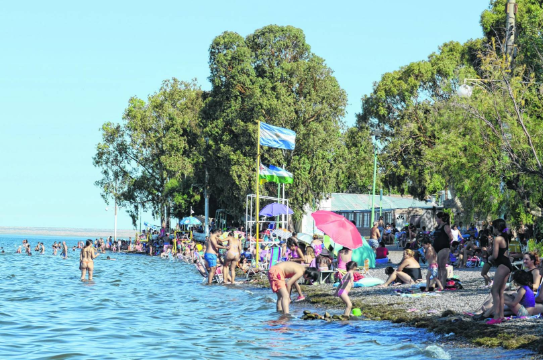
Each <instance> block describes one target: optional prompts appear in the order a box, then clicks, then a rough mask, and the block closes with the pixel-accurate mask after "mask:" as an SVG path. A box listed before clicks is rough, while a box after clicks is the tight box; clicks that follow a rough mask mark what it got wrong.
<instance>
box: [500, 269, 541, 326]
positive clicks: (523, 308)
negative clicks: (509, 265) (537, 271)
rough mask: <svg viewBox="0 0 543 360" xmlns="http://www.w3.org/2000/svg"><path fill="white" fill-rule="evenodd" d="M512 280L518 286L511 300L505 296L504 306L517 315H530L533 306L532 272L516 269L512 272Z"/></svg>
mask: <svg viewBox="0 0 543 360" xmlns="http://www.w3.org/2000/svg"><path fill="white" fill-rule="evenodd" d="M513 281H514V282H515V284H517V285H518V286H519V289H518V291H517V294H516V296H515V298H514V299H513V300H510V299H509V298H505V300H504V304H505V306H507V307H508V308H509V309H510V310H511V311H512V312H513V313H514V314H515V315H517V316H530V315H532V314H533V312H534V308H535V296H534V292H533V290H532V285H533V284H532V274H530V273H529V272H527V271H524V270H517V271H515V272H514V273H513Z"/></svg>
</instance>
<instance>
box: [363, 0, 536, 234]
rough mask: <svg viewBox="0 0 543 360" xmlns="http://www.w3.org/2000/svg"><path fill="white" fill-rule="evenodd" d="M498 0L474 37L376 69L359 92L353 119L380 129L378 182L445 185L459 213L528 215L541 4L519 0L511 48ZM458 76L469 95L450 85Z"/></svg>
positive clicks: (532, 197) (414, 187)
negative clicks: (366, 89)
mask: <svg viewBox="0 0 543 360" xmlns="http://www.w3.org/2000/svg"><path fill="white" fill-rule="evenodd" d="M506 3H507V1H506V0H495V1H491V2H490V6H489V8H488V10H486V11H484V12H483V13H482V15H481V26H482V30H483V37H482V38H481V39H477V40H470V41H468V42H466V43H465V44H460V43H457V42H449V43H446V44H443V45H442V46H441V47H440V48H439V51H438V52H437V53H433V54H431V55H430V56H428V60H425V61H420V62H415V63H411V64H409V65H406V66H404V67H401V68H400V69H398V70H396V71H393V72H390V73H386V74H384V75H383V77H382V78H381V81H379V82H378V83H376V84H375V85H374V89H373V92H372V93H371V94H369V95H368V96H364V97H363V98H362V112H361V113H360V114H358V118H357V128H358V129H359V130H360V131H367V129H370V131H371V132H372V133H374V134H378V135H379V139H380V142H381V144H382V145H383V148H382V152H381V154H380V158H379V159H380V163H381V164H382V167H381V170H382V172H381V176H382V181H383V184H384V186H385V187H391V188H394V189H397V190H399V191H402V192H406V193H409V194H412V195H414V196H417V197H422V196H425V195H427V194H432V193H435V192H437V191H440V190H444V189H449V190H450V191H451V192H452V193H453V194H454V195H455V196H456V198H457V199H458V200H459V202H460V203H461V206H460V210H461V211H459V212H460V215H461V216H460V220H462V218H463V219H464V220H465V221H466V220H467V221H472V220H473V219H474V218H477V219H479V220H481V219H485V218H487V217H488V216H496V215H498V216H499V215H505V216H506V217H507V220H508V221H509V222H512V223H513V224H515V223H517V224H518V223H519V222H520V221H523V222H524V223H525V224H531V223H533V222H534V221H535V220H538V219H539V218H540V217H541V208H542V207H543V192H542V189H543V186H542V185H543V183H542V180H543V167H542V165H541V155H542V150H543V147H542V145H543V143H542V142H543V137H542V136H541V132H542V131H543V127H542V125H543V124H542V111H541V107H542V103H541V100H542V93H543V87H542V84H543V79H542V77H543V71H542V70H543V67H542V64H543V56H542V55H543V39H542V37H541V33H542V32H541V30H542V28H543V7H542V5H541V4H542V2H541V1H536V0H518V1H517V4H518V12H517V14H516V37H515V47H514V49H511V53H512V56H511V57H509V56H507V55H506V51H505V50H506V49H505V45H504V44H505V38H506V12H505V9H506ZM464 83H465V84H466V85H467V86H469V87H465V86H464V88H463V89H462V90H463V93H464V95H467V94H466V93H467V92H471V96H470V97H466V96H464V97H461V96H459V95H458V93H457V92H458V90H459V88H460V87H462V86H463V85H464Z"/></svg>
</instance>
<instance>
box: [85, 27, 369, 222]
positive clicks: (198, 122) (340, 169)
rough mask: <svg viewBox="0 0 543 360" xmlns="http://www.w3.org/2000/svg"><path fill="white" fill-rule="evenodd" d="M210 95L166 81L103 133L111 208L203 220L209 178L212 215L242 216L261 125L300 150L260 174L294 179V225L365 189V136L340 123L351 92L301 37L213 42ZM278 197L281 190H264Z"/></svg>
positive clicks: (273, 33)
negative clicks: (286, 134) (316, 208)
mask: <svg viewBox="0 0 543 360" xmlns="http://www.w3.org/2000/svg"><path fill="white" fill-rule="evenodd" d="M209 68H210V76H209V81H210V82H211V84H212V88H211V91H209V92H206V91H202V90H201V89H200V87H199V86H198V84H197V83H196V81H191V82H184V81H179V80H177V79H171V80H166V81H164V82H163V84H162V87H161V88H160V90H159V91H158V92H156V93H154V94H152V95H150V96H149V97H148V99H147V100H146V101H145V100H142V99H139V98H136V97H134V98H131V99H130V100H129V104H128V107H127V108H126V110H125V112H124V115H123V122H122V123H121V124H115V123H109V122H108V123H105V124H104V125H103V127H102V137H103V140H102V142H101V143H100V144H98V146H97V152H96V155H95V156H94V165H95V166H97V167H99V168H100V169H101V170H102V175H103V176H102V179H100V180H99V181H97V182H96V185H98V186H99V187H100V188H101V189H102V190H103V191H102V195H103V197H104V199H111V198H113V197H114V198H116V199H117V202H118V203H119V204H120V205H121V206H122V207H123V208H125V209H127V210H128V212H129V214H130V215H131V217H132V219H133V221H134V224H135V223H136V219H137V218H138V216H139V213H140V211H141V210H142V209H144V210H145V211H149V210H150V211H152V213H153V215H154V216H156V217H157V218H161V219H169V218H170V217H172V216H173V217H182V216H183V215H188V213H189V211H190V210H189V209H190V207H191V206H192V207H193V208H194V210H195V211H196V212H197V213H203V194H204V191H203V190H204V186H205V184H206V170H207V173H208V179H209V180H208V181H207V184H208V194H209V196H210V204H211V210H212V211H211V216H213V214H214V212H213V210H214V209H216V208H225V209H227V210H229V211H230V213H231V214H232V215H234V217H236V218H242V217H244V214H245V199H246V196H247V194H250V193H254V191H255V172H256V161H255V159H256V141H257V121H259V120H260V121H264V122H266V123H269V124H271V125H276V126H281V127H285V128H289V129H292V130H294V131H295V132H296V134H297V138H296V149H295V150H294V151H282V150H279V149H271V148H266V149H265V151H264V152H263V154H262V156H261V161H262V163H263V164H266V165H269V164H272V165H276V166H281V167H284V168H285V169H287V170H288V171H290V172H292V173H293V175H294V183H293V184H289V185H287V188H286V192H287V196H288V197H289V198H290V201H291V202H290V205H291V207H292V208H293V209H294V211H295V215H296V216H298V217H299V216H300V215H301V213H302V210H303V206H304V205H305V204H313V203H315V202H317V201H318V200H320V199H321V198H322V197H323V196H324V195H325V194H327V193H331V192H336V191H360V190H361V189H363V190H364V191H367V190H368V186H370V184H371V176H372V171H371V169H372V161H371V159H372V156H373V155H372V154H373V153H372V152H373V150H372V149H373V147H372V143H371V138H370V134H369V130H363V131H359V130H358V129H355V128H351V129H347V127H346V126H345V124H344V123H343V120H342V119H343V117H344V115H345V107H346V104H347V94H346V93H345V91H344V90H343V89H342V88H341V87H340V85H339V84H338V82H337V80H336V78H335V77H334V76H333V71H332V69H330V68H329V67H328V66H327V65H326V63H325V61H324V59H322V58H321V57H319V56H317V55H316V54H314V53H312V52H311V48H310V46H309V45H308V44H307V43H306V41H305V36H304V33H303V31H302V30H300V29H297V28H294V27H291V26H275V25H271V26H266V27H264V28H262V29H259V30H257V31H255V32H254V33H253V34H250V35H249V36H247V37H245V38H243V37H242V36H240V35H238V34H236V33H233V32H224V33H223V34H221V35H219V36H217V37H216V38H215V39H214V40H213V42H212V44H211V46H210V48H209ZM262 191H263V193H264V194H270V195H271V196H277V194H278V189H277V185H276V184H273V183H272V184H269V183H268V184H265V185H263V186H262Z"/></svg>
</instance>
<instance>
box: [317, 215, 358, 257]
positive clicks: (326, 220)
mask: <svg viewBox="0 0 543 360" xmlns="http://www.w3.org/2000/svg"><path fill="white" fill-rule="evenodd" d="M311 216H313V219H314V220H315V226H316V227H317V229H319V230H320V231H322V232H324V233H325V234H326V235H328V236H330V237H331V238H332V240H333V241H334V242H335V243H336V244H339V245H341V246H344V247H347V248H349V249H351V250H354V249H356V248H359V247H361V246H362V237H361V236H360V233H359V232H358V229H357V228H356V226H354V224H353V223H352V222H351V221H350V220H348V219H347V218H345V217H344V216H341V215H338V214H336V213H333V212H331V211H325V210H319V211H316V212H314V213H313V214H311Z"/></svg>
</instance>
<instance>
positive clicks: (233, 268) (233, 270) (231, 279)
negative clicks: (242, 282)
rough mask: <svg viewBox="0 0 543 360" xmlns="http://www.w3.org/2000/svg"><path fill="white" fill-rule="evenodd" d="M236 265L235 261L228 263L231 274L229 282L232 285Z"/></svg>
mask: <svg viewBox="0 0 543 360" xmlns="http://www.w3.org/2000/svg"><path fill="white" fill-rule="evenodd" d="M236 264H237V261H231V262H230V273H231V277H230V281H231V283H232V284H233V283H235V282H236Z"/></svg>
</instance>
